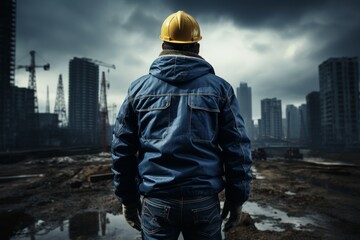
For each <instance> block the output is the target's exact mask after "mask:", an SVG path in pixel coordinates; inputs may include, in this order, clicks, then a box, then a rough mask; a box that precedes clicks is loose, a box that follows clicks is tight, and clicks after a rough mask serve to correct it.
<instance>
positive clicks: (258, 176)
mask: <svg viewBox="0 0 360 240" xmlns="http://www.w3.org/2000/svg"><path fill="white" fill-rule="evenodd" d="M251 171H252V175H253V176H254V178H255V179H265V177H264V176H262V175H260V173H259V172H258V171H257V169H256V168H255V167H254V166H252V167H251Z"/></svg>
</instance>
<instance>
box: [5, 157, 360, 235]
mask: <svg viewBox="0 0 360 240" xmlns="http://www.w3.org/2000/svg"><path fill="white" fill-rule="evenodd" d="M342 161H343V159H342ZM342 161H340V160H331V159H326V160H325V159H322V158H320V157H318V158H316V159H312V158H308V157H305V158H304V159H303V160H302V159H299V160H296V159H292V160H286V159H284V158H270V159H267V160H266V161H261V160H260V161H257V160H255V161H254V175H255V176H256V177H254V180H253V181H252V184H251V195H250V199H249V201H248V202H246V203H245V204H244V206H243V214H242V218H241V222H242V224H241V226H239V227H238V228H236V229H233V230H231V231H230V232H226V233H224V237H226V239H228V240H232V239H266V240H268V239H339V238H341V239H346V238H348V239H357V238H359V237H360V229H359V227H358V226H359V225H360V220H359V218H358V216H359V215H360V210H359V207H358V206H359V204H360V202H359V201H360V200H359V199H360V198H359V195H360V184H359V181H360V178H359V176H360V168H359V165H358V163H357V162H356V161H352V162H342ZM110 166H111V157H110V154H107V153H101V154H93V155H75V156H71V157H58V158H57V157H52V158H48V159H32V160H28V161H26V160H24V161H23V162H17V163H13V164H11V163H6V164H2V165H1V170H0V179H4V178H7V177H9V176H21V175H23V176H30V177H26V178H13V179H7V180H6V181H0V229H1V232H0V239H9V238H12V239H23V238H28V237H34V238H36V236H40V235H41V236H53V235H54V234H57V236H64V238H65V239H67V238H68V237H69V236H70V235H71V236H73V237H74V238H73V239H89V238H93V239H94V238H96V239H130V240H131V239H139V234H138V233H137V232H136V231H135V230H133V229H131V228H130V227H129V226H128V225H127V224H126V222H125V220H124V219H123V216H122V212H121V205H120V204H119V203H118V201H117V199H116V197H115V196H114V194H113V181H112V179H111V171H110ZM39 176H41V177H39ZM220 198H221V200H223V193H222V194H220ZM83 222H86V223H84V224H93V225H94V226H95V225H96V224H97V223H98V225H96V226H97V227H96V228H95V229H93V231H91V232H89V231H87V230H86V229H85V230H84V229H82V228H81V229H80V227H79V226H81V225H82V223H83ZM84 224H83V225H84ZM99 226H100V227H99ZM3 229H6V231H5V230H3ZM69 234H70V235H69Z"/></svg>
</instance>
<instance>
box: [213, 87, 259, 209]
mask: <svg viewBox="0 0 360 240" xmlns="http://www.w3.org/2000/svg"><path fill="white" fill-rule="evenodd" d="M219 119H220V131H219V144H220V147H221V149H222V159H223V165H224V171H225V197H226V199H227V201H230V202H231V203H232V204H234V205H241V204H243V203H244V202H245V201H246V200H247V199H248V198H249V192H250V182H251V179H252V176H251V165H252V158H251V147H250V139H249V137H248V135H247V133H246V130H245V127H244V121H243V118H242V117H241V115H240V111H239V105H238V101H237V98H236V97H235V95H234V91H233V89H232V88H231V87H230V89H229V91H228V93H227V96H226V98H225V100H224V104H223V108H222V112H221V115H220V117H219Z"/></svg>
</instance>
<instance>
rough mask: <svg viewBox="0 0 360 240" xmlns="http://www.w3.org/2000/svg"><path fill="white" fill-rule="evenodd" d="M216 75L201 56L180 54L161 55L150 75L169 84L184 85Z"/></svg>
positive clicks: (152, 66) (153, 64)
mask: <svg viewBox="0 0 360 240" xmlns="http://www.w3.org/2000/svg"><path fill="white" fill-rule="evenodd" d="M208 73H212V74H215V72H214V69H213V67H212V66H211V65H210V64H209V63H208V62H206V61H205V60H204V59H202V58H201V57H200V56H198V57H194V56H186V55H179V54H168V55H161V56H160V57H158V58H157V59H155V61H154V62H153V63H152V65H151V67H150V74H151V75H152V76H154V77H156V78H159V79H161V80H163V81H165V82H168V83H182V82H187V81H191V80H192V79H195V78H198V77H200V76H203V75H206V74H208Z"/></svg>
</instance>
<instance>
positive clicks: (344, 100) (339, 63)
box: [319, 57, 359, 147]
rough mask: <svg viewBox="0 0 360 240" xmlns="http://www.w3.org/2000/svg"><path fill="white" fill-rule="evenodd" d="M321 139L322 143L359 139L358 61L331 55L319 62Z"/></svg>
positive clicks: (339, 143) (341, 143)
mask: <svg viewBox="0 0 360 240" xmlns="http://www.w3.org/2000/svg"><path fill="white" fill-rule="evenodd" d="M319 81H320V96H319V97H320V120H321V140H322V143H323V144H324V145H327V146H329V145H337V146H349V147H350V146H353V145H356V144H358V143H359V62H358V58H357V57H351V58H350V57H349V58H348V57H343V58H330V59H328V60H326V61H324V62H323V63H321V64H320V65H319Z"/></svg>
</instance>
